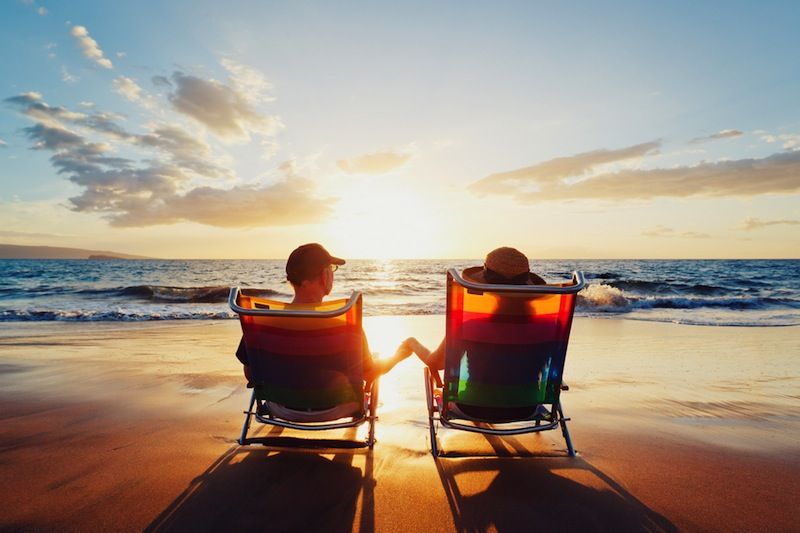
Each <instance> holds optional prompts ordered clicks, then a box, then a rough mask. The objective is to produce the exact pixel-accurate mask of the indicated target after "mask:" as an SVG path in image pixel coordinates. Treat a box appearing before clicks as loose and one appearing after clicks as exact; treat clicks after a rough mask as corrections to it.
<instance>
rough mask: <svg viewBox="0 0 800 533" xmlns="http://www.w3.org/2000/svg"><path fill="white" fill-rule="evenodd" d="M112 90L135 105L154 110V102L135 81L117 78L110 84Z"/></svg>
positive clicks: (121, 77) (125, 77)
mask: <svg viewBox="0 0 800 533" xmlns="http://www.w3.org/2000/svg"><path fill="white" fill-rule="evenodd" d="M111 83H112V85H113V86H114V90H115V91H116V92H117V93H118V94H120V95H122V96H124V97H125V98H127V99H128V100H130V101H131V102H134V103H136V104H139V105H141V106H143V107H145V108H147V109H154V108H155V107H156V102H155V101H154V100H153V97H152V96H150V95H149V94H147V93H146V92H145V91H144V89H142V88H141V87H140V86H139V84H138V83H136V81H135V80H133V79H131V78H128V77H127V76H118V77H116V78H114V81H112V82H111Z"/></svg>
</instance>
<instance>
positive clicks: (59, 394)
mask: <svg viewBox="0 0 800 533" xmlns="http://www.w3.org/2000/svg"><path fill="white" fill-rule="evenodd" d="M238 328H239V326H238V323H236V322H234V321H220V322H163V323H144V324H119V323H116V324H97V323H96V324H58V323H55V324H52V323H51V324H42V323H37V324H8V323H6V324H2V325H0V420H2V424H0V529H3V530H16V529H20V530H44V529H46V530H73V531H86V530H108V529H113V530H142V529H150V530H189V529H191V530H209V531H210V530H219V529H234V528H237V529H245V530H252V529H266V530H270V531H296V530H305V529H312V528H314V529H319V530H324V531H350V530H358V531H373V530H377V531H401V530H402V531H452V530H464V531H473V530H475V531H484V530H486V531H492V530H496V531H529V530H531V529H534V528H548V529H567V530H586V529H591V530H615V531H616V530H621V529H631V530H668V531H669V530H676V529H680V530H718V531H719V530H725V531H729V530H764V529H771V530H792V529H796V528H797V527H798V526H797V525H798V523H800V511H799V510H798V506H797V504H796V501H797V495H798V494H800V393H799V392H798V391H800V342H798V339H800V328H797V327H792V328H724V327H699V326H680V325H674V324H658V323H646V322H634V321H626V320H597V319H595V320H592V319H576V322H575V325H574V328H573V335H572V340H571V345H570V349H569V353H568V358H567V366H566V370H565V376H566V381H567V382H568V383H569V385H570V390H569V391H568V392H566V393H564V395H563V396H562V398H563V402H564V406H565V411H566V414H567V415H568V416H570V417H572V422H571V423H570V428H571V431H572V436H573V440H574V442H575V447H576V448H577V450H578V457H576V458H569V457H565V450H564V442H563V440H562V439H561V437H560V432H557V431H552V432H547V433H544V434H539V435H524V436H519V437H515V438H505V439H499V438H486V437H483V436H480V435H471V434H465V433H461V432H454V431H452V430H442V431H441V432H440V435H441V444H442V448H443V449H444V450H445V451H446V452H448V453H449V454H450V455H451V456H450V457H447V458H442V459H439V460H438V461H434V459H433V458H432V456H431V455H430V453H429V448H428V431H427V422H426V413H425V402H424V390H423V388H422V366H421V364H420V363H419V362H418V361H417V360H415V359H409V360H407V361H405V362H403V363H402V364H400V365H399V366H398V367H397V368H395V369H394V370H393V371H392V373H391V374H389V375H388V376H385V377H384V378H383V379H382V381H381V406H380V408H379V415H380V420H379V422H378V425H377V438H378V443H377V444H376V446H375V448H374V450H373V451H372V452H366V451H364V450H342V451H338V452H334V451H332V450H328V449H320V450H307V451H300V450H296V449H291V448H268V447H264V446H249V447H239V446H238V445H236V443H235V439H236V438H237V437H238V434H239V431H240V428H241V422H242V415H241V411H242V409H244V408H245V407H246V402H247V398H248V391H247V389H245V387H244V381H243V379H242V378H241V377H240V372H241V370H240V366H239V364H238V362H237V361H236V359H235V358H234V356H233V355H232V352H233V349H234V348H235V346H236V343H237V342H238V336H239V329H238ZM365 328H366V330H367V333H368V336H369V339H370V344H371V346H372V348H373V350H376V351H380V352H381V353H383V354H386V355H389V354H391V353H392V352H393V351H394V349H395V347H396V346H397V344H398V342H399V341H400V340H401V339H403V338H405V337H406V336H408V335H416V336H417V337H419V338H420V340H422V341H423V343H426V344H428V345H431V346H433V345H435V344H436V343H437V342H438V340H439V339H440V337H441V334H442V332H443V329H444V318H443V317H440V316H433V317H431V316H426V317H374V318H368V319H366V322H365ZM254 430H256V434H257V435H259V436H269V437H270V438H275V437H279V438H284V437H298V436H306V435H305V434H301V433H298V432H295V431H291V430H284V431H280V430H278V429H274V428H273V429H270V428H262V427H260V426H259V425H258V424H256V425H255V426H254ZM365 431H366V426H364V427H362V428H360V429H358V430H357V431H354V430H350V431H347V432H346V431H338V432H328V433H325V434H323V435H319V436H320V437H327V438H343V437H363V436H364V434H365ZM315 436H316V435H315Z"/></svg>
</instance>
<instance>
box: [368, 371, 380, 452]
mask: <svg viewBox="0 0 800 533" xmlns="http://www.w3.org/2000/svg"><path fill="white" fill-rule="evenodd" d="M379 383H380V380H379V378H375V381H373V382H372V390H371V391H370V394H369V436H368V437H367V445H368V446H369V447H370V448H372V447H373V446H374V445H375V419H376V418H377V412H378V384H379Z"/></svg>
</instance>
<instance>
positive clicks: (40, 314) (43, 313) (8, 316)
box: [0, 309, 236, 322]
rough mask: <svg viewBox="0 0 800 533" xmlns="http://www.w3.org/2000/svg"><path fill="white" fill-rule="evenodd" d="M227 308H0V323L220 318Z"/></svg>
mask: <svg viewBox="0 0 800 533" xmlns="http://www.w3.org/2000/svg"><path fill="white" fill-rule="evenodd" d="M235 316H236V315H235V314H234V313H233V312H232V311H228V310H203V311H198V310H185V311H182V310H174V309H173V310H169V311H163V310H162V311H150V310H142V309H113V310H68V311H57V310H49V309H24V310H21V311H17V310H11V309H7V310H3V311H0V322H146V321H153V320H221V319H226V318H235Z"/></svg>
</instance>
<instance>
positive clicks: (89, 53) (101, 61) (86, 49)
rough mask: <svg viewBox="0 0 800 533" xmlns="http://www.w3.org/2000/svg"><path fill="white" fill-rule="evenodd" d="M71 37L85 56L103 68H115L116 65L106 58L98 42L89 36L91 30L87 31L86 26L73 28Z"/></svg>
mask: <svg viewBox="0 0 800 533" xmlns="http://www.w3.org/2000/svg"><path fill="white" fill-rule="evenodd" d="M70 35H72V36H73V37H74V38H75V40H76V41H77V43H78V46H79V47H80V48H81V50H82V51H83V55H84V56H86V57H88V58H89V59H91V60H92V61H94V62H95V63H97V64H98V65H100V66H101V67H103V68H108V69H110V68H113V66H114V65H113V64H112V63H111V60H110V59H108V58H107V57H105V56H104V54H103V51H102V50H101V49H100V46H99V45H98V44H97V41H95V40H94V39H92V38H91V36H89V30H87V29H86V27H85V26H73V27H72V30H70Z"/></svg>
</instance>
